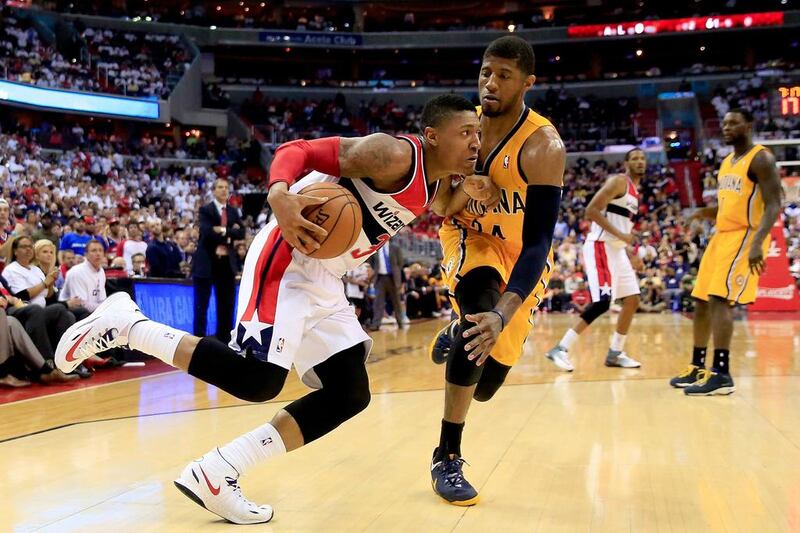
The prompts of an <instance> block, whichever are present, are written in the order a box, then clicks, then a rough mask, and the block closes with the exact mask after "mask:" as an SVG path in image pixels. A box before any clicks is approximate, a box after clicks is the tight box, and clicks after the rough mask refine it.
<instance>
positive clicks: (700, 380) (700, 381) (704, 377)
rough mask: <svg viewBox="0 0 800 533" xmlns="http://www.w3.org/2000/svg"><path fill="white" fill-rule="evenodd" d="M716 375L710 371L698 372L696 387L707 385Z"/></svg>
mask: <svg viewBox="0 0 800 533" xmlns="http://www.w3.org/2000/svg"><path fill="white" fill-rule="evenodd" d="M713 375H714V373H713V372H712V371H710V370H706V369H702V370H700V371H699V372H697V381H695V382H694V384H695V385H705V384H706V383H708V380H709V379H711V376H713Z"/></svg>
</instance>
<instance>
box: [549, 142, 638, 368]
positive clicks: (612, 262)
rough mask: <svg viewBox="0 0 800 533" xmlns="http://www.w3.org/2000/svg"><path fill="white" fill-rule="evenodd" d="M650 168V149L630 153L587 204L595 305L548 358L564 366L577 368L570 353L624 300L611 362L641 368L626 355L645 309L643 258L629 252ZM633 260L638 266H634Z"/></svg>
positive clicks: (587, 251)
mask: <svg viewBox="0 0 800 533" xmlns="http://www.w3.org/2000/svg"><path fill="white" fill-rule="evenodd" d="M646 171H647V157H646V156H645V153H644V151H642V150H638V149H633V150H631V151H630V152H628V153H627V154H625V174H617V175H615V176H611V177H610V178H608V181H606V182H605V183H604V184H603V186H602V187H601V188H600V190H599V191H597V194H595V195H594V198H592V201H591V202H589V205H588V206H586V217H587V218H588V219H590V220H591V221H592V227H591V229H590V230H589V235H587V236H586V242H585V243H584V245H583V263H584V265H585V266H586V275H587V276H588V277H589V289H590V290H591V293H592V305H590V306H589V307H587V308H586V310H585V311H584V312H583V313H582V314H581V317H580V318H579V319H578V323H577V324H575V326H574V327H573V328H571V329H568V330H567V332H566V333H565V334H564V337H563V338H562V339H561V341H560V342H559V343H558V344H556V345H555V346H554V347H553V348H552V349H551V350H550V351H549V352H547V354H546V356H547V358H548V359H550V360H551V361H553V363H555V365H556V366H557V367H558V368H560V369H561V370H566V371H567V372H572V370H573V367H572V362H571V361H570V360H569V355H568V353H567V352H568V351H569V349H570V347H571V346H572V343H573V342H575V341H576V340H577V339H578V336H579V335H580V334H581V333H583V332H584V331H585V330H586V328H588V327H589V325H590V324H591V323H592V322H594V321H595V320H597V319H598V318H599V317H600V316H601V315H602V314H603V313H605V312H606V311H608V310H609V308H610V307H611V302H613V301H614V300H617V299H619V298H621V299H622V311H621V312H620V314H619V317H618V318H617V330H616V331H615V332H614V336H613V337H612V338H611V347H610V348H609V349H608V354H607V355H606V366H618V367H623V368H638V367H640V366H641V364H640V363H639V361H636V360H634V359H631V358H630V357H628V355H627V354H626V353H625V351H624V349H625V338H626V337H627V335H628V330H629V329H630V327H631V322H633V315H635V314H636V310H637V309H638V308H639V290H640V289H639V279H638V278H637V277H636V272H634V267H635V268H636V270H641V269H642V268H643V267H644V264H643V263H642V260H641V259H640V258H639V257H638V256H636V255H634V254H633V253H628V251H627V250H626V247H627V246H630V245H632V244H633V241H634V236H633V234H632V233H631V231H632V230H633V217H634V216H635V215H636V214H637V213H638V212H639V183H640V182H641V181H642V178H643V177H644V174H645V172H646ZM632 263H633V264H632Z"/></svg>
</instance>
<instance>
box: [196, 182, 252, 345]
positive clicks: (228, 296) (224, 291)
mask: <svg viewBox="0 0 800 533" xmlns="http://www.w3.org/2000/svg"><path fill="white" fill-rule="evenodd" d="M229 195H230V193H229V185H228V182H227V181H225V180H224V179H218V180H216V181H215V182H214V200H213V201H212V202H211V203H208V204H206V205H204V206H203V207H201V208H200V239H199V242H198V243H197V251H196V252H195V255H194V261H193V263H194V268H193V269H192V278H193V279H194V334H195V335H197V336H204V335H205V334H206V327H207V320H208V318H207V312H208V301H209V299H210V298H211V287H212V286H213V287H214V289H215V291H216V302H217V332H216V336H217V338H218V339H219V340H221V341H222V342H225V343H227V342H228V341H230V336H231V328H232V327H233V306H234V297H235V292H236V290H235V288H236V281H235V276H236V265H235V262H236V254H235V252H234V248H233V242H234V241H235V240H237V239H243V238H244V227H243V226H242V220H241V217H240V216H239V211H238V209H236V208H234V207H231V206H230V205H228V197H229Z"/></svg>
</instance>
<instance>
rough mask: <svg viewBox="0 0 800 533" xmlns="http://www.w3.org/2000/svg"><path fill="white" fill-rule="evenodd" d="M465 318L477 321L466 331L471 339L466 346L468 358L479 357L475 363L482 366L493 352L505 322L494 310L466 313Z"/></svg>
mask: <svg viewBox="0 0 800 533" xmlns="http://www.w3.org/2000/svg"><path fill="white" fill-rule="evenodd" d="M464 318H465V319H467V320H468V321H470V322H475V325H474V326H472V327H471V328H469V329H468V330H467V331H465V332H464V338H465V339H470V341H469V342H468V343H467V344H466V345H465V346H464V351H466V352H467V359H469V360H470V361H474V360H475V359H477V361H476V362H475V364H476V365H478V366H481V365H482V364H483V363H484V362H485V361H486V359H487V358H488V357H489V354H490V353H491V352H492V348H494V345H495V343H496V342H497V338H498V337H499V336H500V332H501V331H502V328H503V322H502V320H501V318H500V315H498V314H497V313H495V312H493V311H490V312H488V313H476V314H474V315H464Z"/></svg>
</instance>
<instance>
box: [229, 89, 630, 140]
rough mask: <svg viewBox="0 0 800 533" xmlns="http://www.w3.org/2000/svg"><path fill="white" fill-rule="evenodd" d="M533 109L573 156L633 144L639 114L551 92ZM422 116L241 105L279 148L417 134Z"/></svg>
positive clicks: (258, 102) (384, 106)
mask: <svg viewBox="0 0 800 533" xmlns="http://www.w3.org/2000/svg"><path fill="white" fill-rule="evenodd" d="M533 107H534V109H536V110H537V111H539V112H540V113H542V114H543V115H544V116H546V117H548V118H550V120H552V121H553V122H554V123H555V124H556V126H557V127H558V129H559V131H560V132H561V133H562V135H563V136H564V138H565V139H568V141H567V149H568V150H569V151H593V150H600V151H602V149H603V147H604V146H605V145H607V144H626V143H629V142H632V141H634V140H635V139H634V138H633V131H634V130H633V121H634V120H635V118H636V116H637V114H638V111H639V110H638V105H637V102H636V100H635V99H633V98H625V97H620V98H594V97H576V96H573V95H571V94H569V93H568V92H567V91H566V90H564V89H563V88H562V89H561V90H555V89H550V90H548V91H547V92H546V93H545V95H544V96H543V97H541V98H539V99H537V101H536V102H535V103H533ZM421 111H422V109H421V108H420V107H418V106H411V105H408V106H404V105H401V104H398V103H397V102H395V101H394V100H389V101H387V102H383V103H381V102H378V101H377V100H371V101H365V100H361V101H360V102H359V103H358V104H357V105H348V102H347V99H346V98H345V96H344V95H342V94H341V93H340V94H339V95H337V96H336V98H334V99H332V100H331V99H323V100H315V99H302V100H289V99H286V98H283V99H271V98H267V97H265V96H264V94H263V93H262V92H261V91H260V90H258V89H256V90H255V91H254V92H253V94H252V95H251V96H250V98H248V99H247V100H246V101H245V102H243V103H242V106H241V114H242V116H243V117H244V118H245V119H247V120H248V121H250V122H251V123H252V124H254V125H255V126H256V127H257V128H258V129H259V131H261V132H262V133H263V134H264V137H265V139H266V141H267V142H268V143H270V144H272V145H275V146H277V145H278V144H280V143H283V142H286V141H290V140H294V139H298V138H314V137H322V136H326V135H366V134H369V133H375V132H378V131H381V132H387V133H398V132H406V131H419V117H420V113H421ZM565 132H566V133H565Z"/></svg>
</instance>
